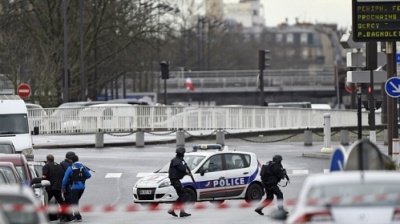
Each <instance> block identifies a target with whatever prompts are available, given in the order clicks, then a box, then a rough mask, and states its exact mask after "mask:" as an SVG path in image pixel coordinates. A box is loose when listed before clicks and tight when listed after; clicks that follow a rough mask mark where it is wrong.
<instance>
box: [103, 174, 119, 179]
mask: <svg viewBox="0 0 400 224" xmlns="http://www.w3.org/2000/svg"><path fill="white" fill-rule="evenodd" d="M121 176H122V173H107V174H106V176H105V178H121Z"/></svg>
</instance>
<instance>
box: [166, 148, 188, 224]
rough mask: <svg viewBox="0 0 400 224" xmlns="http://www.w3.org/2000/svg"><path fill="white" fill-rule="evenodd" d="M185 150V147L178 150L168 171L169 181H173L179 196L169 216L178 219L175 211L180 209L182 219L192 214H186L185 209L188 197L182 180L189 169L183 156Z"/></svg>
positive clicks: (169, 211) (172, 183)
mask: <svg viewBox="0 0 400 224" xmlns="http://www.w3.org/2000/svg"><path fill="white" fill-rule="evenodd" d="M185 152H186V150H185V148H183V147H178V148H177V149H176V156H175V157H174V158H173V159H172V160H171V163H170V165H169V171H168V174H169V175H168V176H169V179H170V180H171V185H172V186H173V187H174V188H175V191H176V194H177V195H178V199H177V200H176V202H175V203H174V204H173V205H172V207H171V208H170V209H169V210H168V214H170V215H172V216H175V217H178V215H177V214H176V213H175V211H174V209H175V208H179V209H180V211H181V212H180V214H179V216H180V217H186V216H190V215H191V214H189V213H186V212H185V210H184V208H183V203H185V202H186V201H187V199H188V195H187V193H186V191H185V188H183V186H182V183H181V181H180V180H181V179H182V178H183V177H184V176H185V175H186V174H188V172H187V171H188V167H187V165H186V162H185V161H184V160H183V156H184V155H185Z"/></svg>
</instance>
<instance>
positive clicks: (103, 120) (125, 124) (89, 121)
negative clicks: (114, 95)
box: [75, 103, 138, 132]
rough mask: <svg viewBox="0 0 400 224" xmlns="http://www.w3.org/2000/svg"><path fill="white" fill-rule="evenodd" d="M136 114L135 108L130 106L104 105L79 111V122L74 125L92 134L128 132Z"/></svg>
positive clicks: (135, 120) (118, 104) (119, 104)
mask: <svg viewBox="0 0 400 224" xmlns="http://www.w3.org/2000/svg"><path fill="white" fill-rule="evenodd" d="M135 114H136V108H135V106H134V105H131V104H124V103H112V104H109V103H106V104H97V105H92V106H89V107H87V108H85V109H83V110H82V111H81V113H80V114H79V118H80V119H79V120H77V121H76V124H75V125H78V124H79V125H80V129H81V130H83V131H88V132H93V131H97V130H99V129H102V130H103V131H104V130H105V131H107V130H109V131H111V130H113V131H130V130H131V128H132V126H133V122H137V120H138V119H133V115H135Z"/></svg>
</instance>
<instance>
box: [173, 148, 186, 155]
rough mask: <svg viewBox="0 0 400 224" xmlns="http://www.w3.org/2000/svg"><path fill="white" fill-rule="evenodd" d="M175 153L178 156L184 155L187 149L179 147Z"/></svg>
mask: <svg viewBox="0 0 400 224" xmlns="http://www.w3.org/2000/svg"><path fill="white" fill-rule="evenodd" d="M175 152H176V153H178V154H184V153H185V152H186V149H185V148H183V147H178V148H176V151H175Z"/></svg>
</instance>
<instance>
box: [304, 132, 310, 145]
mask: <svg viewBox="0 0 400 224" xmlns="http://www.w3.org/2000/svg"><path fill="white" fill-rule="evenodd" d="M304 145H306V146H311V145H312V130H309V129H308V128H307V130H304Z"/></svg>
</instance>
